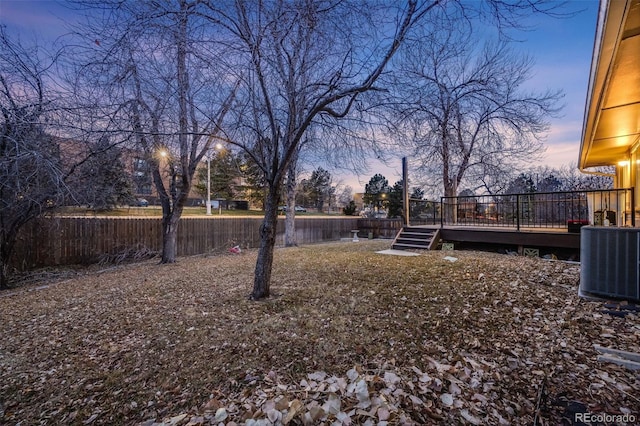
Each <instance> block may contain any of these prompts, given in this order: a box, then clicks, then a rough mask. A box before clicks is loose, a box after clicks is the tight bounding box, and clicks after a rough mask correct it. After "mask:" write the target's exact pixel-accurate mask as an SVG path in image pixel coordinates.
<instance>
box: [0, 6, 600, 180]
mask: <svg viewBox="0 0 640 426" xmlns="http://www.w3.org/2000/svg"><path fill="white" fill-rule="evenodd" d="M569 7H570V8H571V9H572V10H581V12H579V13H577V14H576V15H575V16H573V17H569V18H564V19H556V18H551V17H543V16H540V17H536V18H535V20H532V22H530V25H533V26H534V28H532V29H531V30H529V31H527V32H520V33H518V34H517V36H516V38H517V40H519V41H518V42H517V45H516V46H515V47H514V49H516V50H521V51H522V52H526V53H528V54H530V55H531V56H532V57H533V58H534V60H535V64H536V65H535V68H534V77H533V79H532V80H531V81H530V82H529V83H528V85H527V89H534V90H540V91H544V90H546V89H552V90H556V89H561V90H562V91H563V92H564V94H565V98H564V100H563V104H564V109H563V111H562V117H561V118H558V119H553V120H552V125H551V129H550V132H549V134H548V136H547V139H546V142H545V146H546V152H545V154H544V155H543V160H542V162H541V163H539V164H534V165H548V166H551V167H560V166H562V165H568V164H572V163H573V164H575V163H576V162H577V160H578V151H579V146H580V137H581V132H582V120H583V115H584V106H585V100H586V94H587V85H588V79H589V70H590V66H591V55H592V51H593V42H594V35H595V28H596V19H597V10H598V1H597V0H580V1H578V0H573V1H570V4H569ZM75 19H77V15H76V12H75V11H73V10H71V9H69V8H67V7H65V6H64V4H62V2H57V1H53V0H50V1H32V0H0V23H1V24H2V25H6V26H7V29H8V31H9V32H10V33H19V34H20V36H21V38H23V39H33V38H34V37H36V38H37V39H39V40H55V39H56V38H57V37H59V36H62V35H63V34H64V33H65V28H64V24H63V21H64V20H66V21H74V20H75ZM375 173H382V174H383V175H384V176H386V177H387V179H388V180H389V183H391V184H393V183H394V182H396V181H397V180H399V179H400V176H401V170H400V159H397V161H395V160H392V161H391V162H390V163H389V164H388V165H385V164H380V163H379V162H377V161H372V162H371V167H370V169H369V171H362V173H361V175H360V176H359V177H356V176H350V175H345V176H343V177H342V178H341V179H338V180H341V181H342V183H343V184H348V185H350V186H351V187H352V188H353V189H354V191H355V192H360V191H362V190H363V188H364V184H365V183H367V182H368V181H369V178H370V177H371V176H373V175H374V174H375Z"/></svg>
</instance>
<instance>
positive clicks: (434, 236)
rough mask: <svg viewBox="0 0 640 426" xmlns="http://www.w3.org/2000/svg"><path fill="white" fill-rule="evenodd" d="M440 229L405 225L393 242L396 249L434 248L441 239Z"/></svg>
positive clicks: (393, 247)
mask: <svg viewBox="0 0 640 426" xmlns="http://www.w3.org/2000/svg"><path fill="white" fill-rule="evenodd" d="M438 235H439V230H437V229H436V230H434V229H429V228H414V227H405V228H402V229H401V230H400V232H399V233H398V235H396V238H395V239H394V240H393V243H392V244H391V248H392V249H394V250H406V249H418V250H432V249H433V247H434V245H435V242H436V241H437V240H439V236H438Z"/></svg>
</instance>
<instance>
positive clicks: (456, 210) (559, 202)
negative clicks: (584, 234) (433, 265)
mask: <svg viewBox="0 0 640 426" xmlns="http://www.w3.org/2000/svg"><path fill="white" fill-rule="evenodd" d="M633 197H634V194H633V189H632V188H624V189H603V190H588V191H563V192H534V193H521V194H499V195H476V196H464V197H442V198H441V199H440V201H439V202H437V201H425V200H410V203H409V209H410V223H411V224H412V225H437V224H440V226H445V225H447V226H474V227H506V228H515V229H516V230H521V229H523V228H525V229H526V228H558V229H561V228H564V229H567V228H569V229H571V228H572V226H578V227H579V226H581V225H586V224H590V225H602V226H609V225H610V226H635V219H636V212H635V200H634V198H633Z"/></svg>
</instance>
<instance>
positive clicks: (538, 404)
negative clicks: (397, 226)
mask: <svg viewBox="0 0 640 426" xmlns="http://www.w3.org/2000/svg"><path fill="white" fill-rule="evenodd" d="M388 246H389V242H388V241H387V242H384V241H383V242H379V241H374V242H364V241H363V242H360V243H350V242H341V243H332V244H321V245H311V246H304V247H299V248H288V249H278V250H277V251H276V257H275V265H274V272H273V278H272V293H273V294H272V297H270V298H269V299H267V300H264V301H261V302H251V301H248V300H247V295H248V294H249V293H250V287H251V285H252V277H253V267H254V265H255V258H256V257H255V252H253V251H246V252H242V253H241V254H239V255H219V256H211V257H190V258H181V259H179V261H178V262H177V263H176V264H171V265H158V264H156V263H155V262H154V261H148V262H144V263H140V264H132V265H126V266H121V267H116V268H111V269H109V270H106V271H102V272H91V273H87V274H84V275H79V276H77V277H71V278H66V279H65V280H64V281H61V282H52V283H50V285H49V286H42V285H40V287H34V286H31V287H30V286H28V285H27V286H23V287H21V288H19V289H17V290H12V291H11V292H6V293H4V294H0V336H1V338H0V423H2V424H21V425H35V424H52V425H53V424H55V425H58V424H94V425H97V424H144V425H152V424H154V423H160V424H173V425H184V424H191V425H198V424H205V425H209V424H216V425H217V424H226V425H233V424H247V425H252V424H253V425H258V424H262V425H270V424H290V425H301V424H308V425H318V424H326V425H329V424H337V425H342V424H344V425H348V424H354V425H355V424H370V425H374V424H375V425H377V424H380V425H386V424H389V425H395V424H419V425H421V424H516V425H517V424H522V425H530V424H534V423H537V424H550V425H556V424H561V423H562V422H563V421H564V420H563V418H569V417H571V416H573V414H572V413H573V412H574V411H583V412H584V411H588V412H591V413H606V414H610V415H624V414H626V415H635V416H636V418H638V417H639V416H640V376H639V375H638V373H637V372H633V371H630V370H627V369H625V368H624V367H621V366H617V365H615V364H610V363H601V362H598V361H597V360H596V358H597V355H598V354H597V352H596V351H595V349H594V344H599V345H601V346H606V347H611V348H616V349H621V350H625V351H631V352H640V319H639V318H638V316H636V315H633V314H630V315H626V316H624V317H618V316H612V315H609V314H606V313H603V303H602V302H596V301H586V300H583V299H580V298H579V297H578V296H577V285H578V281H579V272H580V268H579V265H576V264H571V263H565V262H557V261H555V262H553V261H545V260H542V259H532V258H525V257H516V256H506V255H499V254H494V253H482V252H461V251H455V252H440V251H434V252H423V253H421V255H420V256H417V257H397V256H385V255H380V254H376V253H375V251H376V250H381V249H385V248H388ZM446 256H450V257H453V258H456V259H457V260H456V261H453V262H452V261H450V260H446V259H445V257H446ZM567 424H569V423H567Z"/></svg>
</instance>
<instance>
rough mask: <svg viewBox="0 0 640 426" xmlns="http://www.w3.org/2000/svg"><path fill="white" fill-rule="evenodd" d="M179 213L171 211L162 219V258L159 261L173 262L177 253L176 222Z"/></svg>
mask: <svg viewBox="0 0 640 426" xmlns="http://www.w3.org/2000/svg"><path fill="white" fill-rule="evenodd" d="M179 222H180V214H176V211H175V210H174V211H172V212H171V214H169V215H168V216H167V217H166V218H163V219H162V259H161V260H160V263H175V261H176V257H177V255H178V223H179Z"/></svg>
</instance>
